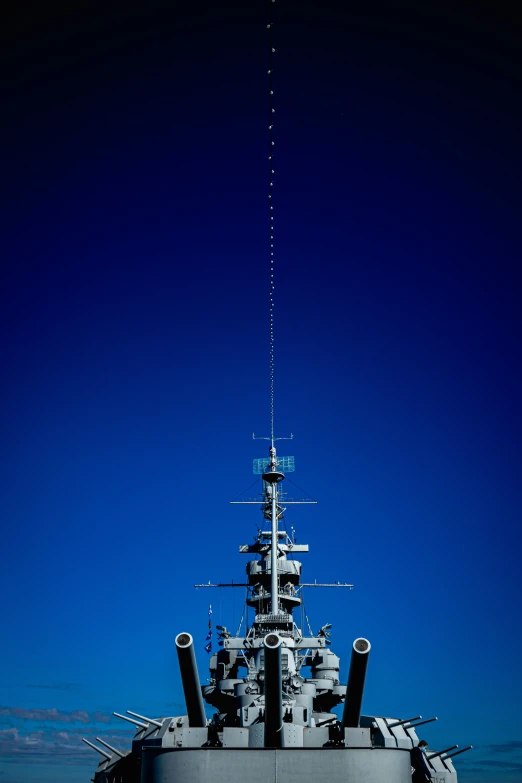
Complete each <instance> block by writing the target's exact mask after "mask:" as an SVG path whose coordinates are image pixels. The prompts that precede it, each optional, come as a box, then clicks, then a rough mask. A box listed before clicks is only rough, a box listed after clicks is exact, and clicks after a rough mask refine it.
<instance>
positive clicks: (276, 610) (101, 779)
mask: <svg viewBox="0 0 522 783" xmlns="http://www.w3.org/2000/svg"><path fill="white" fill-rule="evenodd" d="M272 2H274V0H272ZM266 27H267V29H268V32H269V68H268V77H269V78H268V83H269V84H268V94H269V124H268V131H269V146H268V151H269V154H268V167H269V183H270V185H269V192H268V199H269V222H268V229H269V262H270V263H269V271H270V277H269V287H268V288H269V308H268V309H269V327H270V328H269V357H270V361H269V369H270V373H269V376H270V437H268V438H264V440H267V441H269V448H268V456H267V457H263V458H256V459H254V464H253V471H254V474H255V475H256V476H257V477H258V478H257V480H258V481H260V482H261V484H260V491H259V493H258V495H257V496H256V497H254V498H250V499H243V500H239V501H237V500H236V501H232V502H237V503H246V504H251V505H258V506H259V507H260V510H261V514H262V519H263V524H262V526H261V528H260V529H259V531H258V534H257V536H256V537H255V539H254V541H253V542H252V543H250V544H241V545H240V547H239V552H240V553H242V554H246V555H251V556H252V559H250V560H249V561H248V562H247V566H246V575H247V580H246V582H243V583H241V582H239V583H234V584H226V583H219V584H216V585H212V584H210V583H209V584H204V585H203V584H200V585H195V586H196V587H200V588H203V587H206V588H208V587H211V588H212V587H242V588H245V589H246V592H247V598H246V604H247V606H248V607H250V609H251V610H253V618H254V619H253V621H252V622H251V623H250V624H248V623H246V624H245V625H244V626H243V624H242V623H241V624H240V628H239V629H238V631H237V632H236V634H235V635H232V634H231V633H230V631H229V630H228V629H227V628H226V627H225V626H216V631H217V632H218V634H219V648H220V649H219V650H218V651H217V652H215V653H214V654H213V655H212V656H211V658H210V672H209V674H210V676H209V682H208V684H205V685H203V686H202V685H201V682H200V678H199V674H198V669H197V665H196V655H195V649H194V637H193V636H192V634H191V633H190V632H189V630H193V629H189V630H181V631H180V632H179V633H178V635H177V636H176V638H175V649H176V652H177V657H178V662H179V672H180V677H181V683H182V687H183V692H184V697H185V705H186V714H183V715H174V716H157V715H156V716H154V717H147V716H145V715H142V714H140V713H137V712H134V711H131V710H127V711H126V713H125V714H123V713H118V712H115V713H114V715H115V716H116V717H118V718H120V719H122V720H123V721H126V722H128V723H130V724H132V725H134V726H135V729H136V732H135V736H134V738H133V740H132V747H131V748H130V749H125V750H123V749H119V748H115V747H113V746H112V745H110V744H109V743H108V742H106V741H105V740H104V739H103V738H102V737H96V742H97V743H98V744H96V743H94V742H91V741H89V740H87V739H85V740H84V741H85V742H86V743H87V744H88V745H89V746H90V747H91V748H92V749H93V750H94V751H96V752H97V753H98V754H99V755H100V757H101V759H100V762H99V765H98V768H97V769H96V771H95V774H94V778H93V779H92V780H93V781H94V783H181V782H182V783H216V782H218V783H219V782H220V781H223V782H224V781H226V783H245V781H248V783H315V781H317V780H325V781H326V783H412V781H413V783H418V781H432V783H457V772H456V769H455V767H454V765H453V758H454V757H455V756H456V755H458V754H459V753H463V752H465V751H466V750H469V749H470V748H471V746H468V747H465V748H459V747H458V745H452V746H450V747H446V748H443V749H440V750H436V749H434V750H429V751H428V750H427V749H426V743H425V741H423V740H420V738H419V735H418V734H417V730H418V729H419V727H420V726H423V725H425V724H429V723H431V722H432V721H435V720H437V718H435V717H433V718H427V719H423V718H422V716H421V715H418V716H415V717H408V718H404V717H392V716H386V715H367V714H364V713H363V711H362V704H363V694H364V685H365V679H366V671H367V667H368V661H369V656H370V651H371V643H370V640H368V639H365V638H363V637H358V638H356V639H355V640H354V641H353V644H352V650H351V659H350V663H349V667H348V672H347V680H346V684H343V683H342V682H341V679H340V677H341V672H342V667H341V662H340V659H339V657H338V656H337V655H336V654H335V653H334V652H332V650H331V649H330V643H331V638H330V635H331V630H330V629H331V627H332V626H331V624H330V623H326V624H324V625H323V626H322V627H321V628H320V629H319V631H318V632H317V633H315V634H314V633H313V631H312V629H311V627H310V625H309V624H308V621H307V624H306V627H304V626H305V623H304V619H305V618H304V613H303V612H301V613H300V616H301V621H300V622H299V623H298V622H296V621H295V619H294V618H295V616H298V611H297V610H300V609H301V608H302V606H303V590H304V589H308V588H309V587H335V588H348V589H349V588H352V587H353V585H350V584H347V583H340V582H337V583H335V584H332V585H323V584H318V583H317V581H314V582H302V581H301V570H302V567H301V562H300V561H299V560H296V559H295V558H294V555H299V554H301V553H306V552H308V545H307V544H298V543H297V542H296V539H295V535H294V531H293V528H292V530H291V533H290V534H289V533H288V532H287V531H286V530H285V529H284V524H283V520H284V515H285V512H286V510H287V507H288V506H290V505H294V504H301V503H315V501H313V500H311V499H296V498H292V497H289V496H288V495H287V493H286V492H285V491H284V490H283V486H285V484H284V480H285V476H286V474H287V473H291V472H293V471H294V470H295V461H294V458H293V457H282V456H279V455H278V454H277V450H276V441H279V440H283V439H282V438H276V437H275V435H274V433H275V430H274V222H273V221H274V199H273V195H274V189H273V188H274V182H273V179H274V177H273V175H274V173H275V170H274V150H273V147H274V138H273V135H274V121H273V115H274V111H275V109H274V106H273V95H274V89H273V54H274V53H275V48H274V47H273V45H272V22H271V21H269V23H268V24H267V25H266ZM291 437H293V436H291ZM306 619H307V618H306ZM207 652H210V647H208V648H207ZM205 702H206V703H207V705H209V706H210V707H212V708H214V713H213V715H212V717H211V718H207V715H206V711H205ZM336 709H337V712H336V711H335V710H336Z"/></svg>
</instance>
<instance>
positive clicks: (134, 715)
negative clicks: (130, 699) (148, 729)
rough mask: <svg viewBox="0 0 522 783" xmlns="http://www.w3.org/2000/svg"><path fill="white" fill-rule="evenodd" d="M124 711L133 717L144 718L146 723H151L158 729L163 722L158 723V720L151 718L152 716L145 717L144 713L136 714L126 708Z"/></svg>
mask: <svg viewBox="0 0 522 783" xmlns="http://www.w3.org/2000/svg"><path fill="white" fill-rule="evenodd" d="M126 712H127V713H128V714H129V715H132V717H133V718H139V719H140V720H144V721H146V722H147V723H152V725H153V726H157V727H158V728H159V729H161V727H162V726H163V723H160V721H158V720H153V719H152V718H146V717H145V715H138V713H137V712H132V710H126Z"/></svg>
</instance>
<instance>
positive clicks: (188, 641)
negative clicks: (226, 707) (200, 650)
mask: <svg viewBox="0 0 522 783" xmlns="http://www.w3.org/2000/svg"><path fill="white" fill-rule="evenodd" d="M176 650H177V651H178V661H179V670H180V672H181V682H182V685H183V693H184V694H185V703H186V705H187V715H188V723H189V726H194V727H200V728H202V727H204V726H206V725H207V719H206V716H205V707H204V705H203V696H202V693H201V684H200V681H199V674H198V666H197V663H196V655H195V653H194V639H193V638H192V636H191V635H190V634H189V633H185V632H183V633H178V635H177V636H176Z"/></svg>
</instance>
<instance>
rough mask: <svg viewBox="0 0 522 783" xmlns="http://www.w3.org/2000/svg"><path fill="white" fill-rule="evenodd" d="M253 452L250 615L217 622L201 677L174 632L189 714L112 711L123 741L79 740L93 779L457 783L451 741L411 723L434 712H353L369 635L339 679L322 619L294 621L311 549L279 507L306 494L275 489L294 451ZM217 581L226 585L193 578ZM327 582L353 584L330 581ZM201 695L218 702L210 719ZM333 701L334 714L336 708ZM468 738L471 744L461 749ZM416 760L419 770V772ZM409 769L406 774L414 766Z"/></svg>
mask: <svg viewBox="0 0 522 783" xmlns="http://www.w3.org/2000/svg"><path fill="white" fill-rule="evenodd" d="M270 440H271V445H270V449H269V457H268V458H266V459H263V460H255V461H254V472H255V473H259V474H261V480H262V491H261V493H260V495H259V496H258V497H257V498H255V499H252V500H246V501H239V502H247V503H257V504H259V505H260V506H261V511H262V514H263V521H264V524H263V528H265V529H261V530H260V531H259V532H258V535H257V537H256V538H255V540H254V542H253V543H251V544H245V545H241V546H240V548H239V551H240V552H241V553H243V554H247V555H253V556H254V557H253V559H251V560H250V561H249V562H248V564H247V567H246V572H247V577H248V578H247V582H246V583H245V584H243V585H237V584H236V585H234V586H243V587H246V590H247V605H248V606H249V607H252V608H253V609H254V612H255V617H254V620H253V622H252V624H251V625H250V627H248V626H247V627H246V628H245V631H244V633H243V634H241V627H240V630H239V631H238V633H237V634H236V636H232V635H231V634H230V632H229V631H228V630H227V629H226V628H225V627H223V626H217V627H216V628H217V630H218V631H219V636H220V641H219V645H220V649H219V651H218V652H216V653H214V654H213V655H212V657H211V659H210V683H209V684H208V685H204V686H203V687H202V686H201V685H200V680H199V676H198V670H197V665H196V657H195V652H194V641H193V637H192V636H191V634H190V633H188V632H181V633H179V634H178V635H177V636H176V640H175V646H176V650H177V655H178V660H179V668H180V674H181V680H182V685H183V691H184V695H185V700H186V714H185V715H176V716H168V717H154V718H149V717H145V716H143V715H140V714H138V713H135V712H131V711H127V714H126V715H123V714H119V713H114V714H115V715H116V716H117V717H119V718H122V719H124V720H126V721H129V722H130V723H133V724H134V725H135V726H136V734H135V737H134V739H133V741H132V748H131V749H130V750H125V751H123V750H118V749H115V748H113V747H112V746H111V745H109V744H108V743H106V742H105V741H104V740H103V739H101V738H97V740H98V741H99V742H100V743H101V744H102V747H99V746H96V745H94V744H93V743H88V744H90V745H91V747H93V748H94V749H95V750H97V751H98V753H100V754H101V756H102V760H101V762H100V764H99V766H98V769H97V770H96V773H95V775H94V778H93V780H94V781H95V783H178V782H179V783H181V781H182V782H183V783H217V782H221V781H223V783H225V781H226V783H276V781H277V782H278V783H311V782H312V781H317V780H323V781H325V783H411V781H412V774H413V781H414V782H415V781H417V780H426V781H428V780H431V781H432V782H433V783H456V781H457V773H456V771H455V768H454V766H453V762H452V757H453V756H455V755H457V754H458V753H462V752H464V751H465V750H468V748H462V749H460V750H456V748H457V747H458V746H457V745H454V746H452V747H449V748H445V749H442V750H438V751H428V752H426V753H422V752H421V750H420V749H419V748H418V743H419V738H418V735H417V732H416V730H417V728H418V727H419V726H421V725H423V724H425V723H430V722H431V721H433V720H436V718H429V719H428V720H423V719H422V717H421V716H417V717H413V718H406V719H404V718H393V717H387V716H383V715H364V714H362V713H361V708H362V700H363V690H364V682H365V677H366V668H367V663H368V657H369V653H370V647H371V645H370V642H369V641H368V640H367V639H364V638H357V639H355V641H354V642H353V645H352V652H351V661H350V665H349V671H348V672H347V674H348V677H347V685H343V684H341V682H340V679H339V678H340V675H341V672H342V667H341V664H340V660H339V658H338V657H337V655H335V654H334V653H333V652H332V651H331V650H330V638H329V636H330V631H329V629H330V628H331V625H330V624H326V625H323V627H322V628H321V629H320V630H319V632H318V633H316V634H313V633H312V632H311V630H310V629H308V633H305V630H304V629H303V627H302V626H300V625H298V624H297V623H296V622H295V621H294V618H293V612H294V610H295V609H297V608H298V607H300V606H301V603H302V597H301V596H302V590H303V588H305V587H307V586H325V585H317V583H316V582H314V583H312V584H311V585H306V584H303V583H301V563H300V562H299V561H298V560H295V559H294V554H299V553H305V552H308V545H306V544H297V543H296V542H295V538H294V536H293V533H292V535H288V533H287V532H285V531H284V530H282V529H281V527H282V525H281V520H282V519H283V516H284V513H285V510H286V507H287V506H288V505H290V504H292V503H300V502H314V501H300V500H293V499H287V498H286V496H285V493H283V492H282V482H283V480H284V478H285V472H289V471H291V470H293V467H294V464H293V458H292V457H278V456H277V453H276V449H275V446H274V440H273V439H270ZM196 586H197V587H225V586H228V585H225V584H222V585H211V584H207V585H196ZM331 586H332V587H334V586H335V587H348V588H349V587H352V585H349V584H345V583H343V584H341V583H339V582H337V583H335V585H331ZM204 700H205V701H206V702H207V704H209V705H211V706H212V707H214V708H215V713H214V714H213V716H212V717H211V718H207V717H206V714H205V708H204ZM336 707H341V709H340V717H338V716H337V714H336V713H335V712H333V710H334V709H335V708H336ZM470 747H471V746H470ZM421 767H422V769H421ZM414 768H415V771H413V770H414Z"/></svg>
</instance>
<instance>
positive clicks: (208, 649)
mask: <svg viewBox="0 0 522 783" xmlns="http://www.w3.org/2000/svg"><path fill="white" fill-rule="evenodd" d="M205 641H206V642H208V644H206V645H205V652H207V653H209V654H210V653H211V652H212V604H209V607H208V633H207V638H206V639H205Z"/></svg>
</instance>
